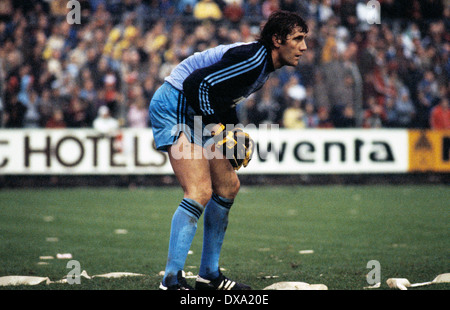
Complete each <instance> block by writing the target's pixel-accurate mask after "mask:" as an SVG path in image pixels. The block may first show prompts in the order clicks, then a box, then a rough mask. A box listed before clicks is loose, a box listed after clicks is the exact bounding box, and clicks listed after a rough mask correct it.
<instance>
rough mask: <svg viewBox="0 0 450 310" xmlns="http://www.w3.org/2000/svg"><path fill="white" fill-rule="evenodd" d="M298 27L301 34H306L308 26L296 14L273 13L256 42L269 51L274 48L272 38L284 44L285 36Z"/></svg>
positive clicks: (285, 12) (286, 12)
mask: <svg viewBox="0 0 450 310" xmlns="http://www.w3.org/2000/svg"><path fill="white" fill-rule="evenodd" d="M296 27H299V28H300V29H301V31H302V32H305V33H308V31H309V30H308V25H307V24H306V22H305V20H304V19H303V18H302V17H301V16H300V15H298V14H297V13H293V12H288V11H275V12H273V13H272V14H270V16H269V19H268V20H267V22H266V23H265V24H264V26H263V29H262V31H261V34H260V36H259V39H258V41H259V42H261V43H262V44H264V45H265V46H267V47H268V48H270V49H273V48H274V45H273V41H272V37H273V36H275V37H277V38H278V39H281V42H282V43H284V42H285V40H286V38H287V36H288V35H289V34H290V33H291V32H292V30H294V28H296Z"/></svg>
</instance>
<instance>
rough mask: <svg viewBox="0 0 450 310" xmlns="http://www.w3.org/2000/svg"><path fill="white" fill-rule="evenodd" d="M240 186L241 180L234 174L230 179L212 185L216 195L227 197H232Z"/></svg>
mask: <svg viewBox="0 0 450 310" xmlns="http://www.w3.org/2000/svg"><path fill="white" fill-rule="evenodd" d="M240 187H241V182H240V181H239V178H238V177H237V176H236V177H235V178H233V179H232V180H228V181H227V182H226V183H225V184H215V185H214V188H213V189H214V193H216V194H217V195H219V196H221V197H224V198H227V199H234V198H235V197H236V196H237V194H238V193H239V189H240Z"/></svg>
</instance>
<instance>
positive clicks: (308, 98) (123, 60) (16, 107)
mask: <svg viewBox="0 0 450 310" xmlns="http://www.w3.org/2000/svg"><path fill="white" fill-rule="evenodd" d="M75 2H78V3H79V4H80V8H81V10H80V17H81V18H80V23H70V22H68V21H69V20H68V18H67V14H68V12H69V11H70V9H71V7H69V8H68V7H67V3H68V1H65V0H35V1H25V0H23V1H16V0H14V1H13V0H2V1H1V2H0V81H1V83H0V95H1V97H0V99H1V101H0V127H3V128H65V127H67V128H90V127H92V126H93V124H94V121H95V119H96V118H97V117H99V116H98V115H99V111H101V113H100V114H102V115H104V114H105V113H107V114H110V115H111V116H112V117H113V118H115V119H117V120H118V121H119V124H120V126H122V127H132V128H142V127H148V125H149V119H148V104H149V102H150V99H151V97H152V94H153V92H154V91H155V90H156V88H157V87H158V86H159V85H160V84H161V83H162V82H163V80H164V77H165V76H167V75H168V74H169V73H170V71H171V69H172V68H173V67H174V66H175V65H176V64H178V63H179V62H180V61H182V60H183V59H184V58H186V57H187V56H189V55H191V54H192V53H194V52H196V51H202V50H205V49H207V48H209V47H213V46H216V45H218V44H227V43H231V42H237V41H240V42H250V41H253V40H255V39H257V36H258V33H259V29H260V25H261V22H263V21H264V20H265V19H266V18H267V17H268V15H269V14H270V13H271V12H272V11H274V10H277V9H283V10H290V11H296V12H298V13H300V14H301V15H302V16H303V17H304V18H305V19H306V20H307V22H308V25H309V28H310V31H309V35H308V38H307V44H308V50H307V51H306V52H305V53H304V55H303V57H302V59H301V62H300V64H299V65H298V66H297V67H284V68H283V69H282V70H279V71H277V72H276V73H274V74H273V75H272V76H271V78H270V79H269V81H268V82H267V83H266V84H265V86H264V87H263V88H262V89H261V90H260V91H259V92H258V93H256V94H254V95H252V96H251V97H249V98H248V99H247V100H246V101H245V102H244V103H242V104H240V105H239V106H238V113H239V116H240V118H241V122H242V123H244V124H249V123H252V124H263V123H275V124H280V126H281V127H285V128H353V127H355V128H380V127H388V128H436V129H444V128H446V129H449V128H450V108H449V101H448V99H449V73H450V62H449V52H450V32H449V31H448V29H449V23H448V22H449V20H450V19H449V17H450V6H449V4H448V1H445V0H395V1H394V0H379V1H378V2H377V1H375V2H377V3H379V4H380V7H381V19H380V23H379V24H377V23H375V24H374V23H369V22H368V20H367V10H368V6H367V3H368V2H369V1H362V0H308V1H307V0H301V1H299V0H177V1H169V0H78V1H75ZM372 2H374V1H371V3H372ZM72 8H73V7H72ZM372 12H373V11H372Z"/></svg>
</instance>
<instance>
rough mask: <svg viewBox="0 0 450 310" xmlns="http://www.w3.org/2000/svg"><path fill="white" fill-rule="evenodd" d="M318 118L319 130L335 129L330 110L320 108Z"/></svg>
mask: <svg viewBox="0 0 450 310" xmlns="http://www.w3.org/2000/svg"><path fill="white" fill-rule="evenodd" d="M317 116H318V118H319V121H318V123H317V128H334V125H333V122H332V121H331V120H330V113H329V111H328V108H326V107H320V108H319V111H318V113H317Z"/></svg>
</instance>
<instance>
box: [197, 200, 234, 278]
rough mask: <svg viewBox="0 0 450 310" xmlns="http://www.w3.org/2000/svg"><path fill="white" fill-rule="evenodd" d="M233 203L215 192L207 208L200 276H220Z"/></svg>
mask: <svg viewBox="0 0 450 310" xmlns="http://www.w3.org/2000/svg"><path fill="white" fill-rule="evenodd" d="M232 204H233V200H232V199H227V198H223V197H220V196H218V195H216V194H213V195H212V197H211V199H210V200H209V202H208V204H207V205H206V209H205V216H204V231H203V250H202V259H201V263H200V271H199V276H200V277H202V278H205V279H209V280H212V279H215V278H217V277H218V276H219V257H220V250H221V249H222V244H223V239H224V237H225V231H226V230H227V226H228V213H229V212H230V208H231V206H232Z"/></svg>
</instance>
